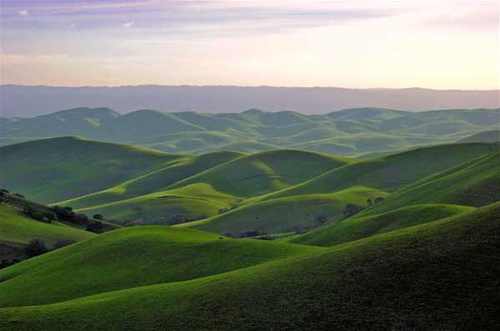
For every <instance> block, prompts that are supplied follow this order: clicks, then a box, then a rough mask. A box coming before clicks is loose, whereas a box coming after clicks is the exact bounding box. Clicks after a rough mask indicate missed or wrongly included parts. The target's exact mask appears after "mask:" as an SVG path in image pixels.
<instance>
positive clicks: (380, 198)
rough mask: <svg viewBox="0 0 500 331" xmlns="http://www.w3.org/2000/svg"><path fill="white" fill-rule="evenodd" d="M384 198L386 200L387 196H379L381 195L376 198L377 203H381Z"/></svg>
mask: <svg viewBox="0 0 500 331" xmlns="http://www.w3.org/2000/svg"><path fill="white" fill-rule="evenodd" d="M384 200H385V198H384V197H383V196H379V197H376V198H375V203H379V202H382V201H384Z"/></svg>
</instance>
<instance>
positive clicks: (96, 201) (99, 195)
mask: <svg viewBox="0 0 500 331" xmlns="http://www.w3.org/2000/svg"><path fill="white" fill-rule="evenodd" d="M244 155H245V154H242V153H233V152H217V153H209V154H203V155H200V156H192V157H191V156H185V157H183V158H182V159H180V160H178V161H177V162H174V163H173V164H168V165H166V166H165V167H164V168H161V169H159V170H155V171H152V172H149V173H147V174H145V175H142V176H138V177H135V178H132V179H130V180H127V181H125V182H123V183H121V184H119V185H116V186H114V187H111V188H108V189H106V190H103V191H100V192H96V193H91V194H88V195H85V196H81V197H78V198H75V199H70V200H66V201H62V202H58V204H61V205H68V206H71V207H73V208H76V209H81V208H89V207H92V206H98V205H103V204H108V203H111V202H117V201H122V200H126V199H131V198H136V197H141V196H143V198H142V200H145V199H147V197H144V196H145V195H148V194H151V193H155V192H161V191H165V190H166V187H168V186H171V185H172V184H174V183H175V182H177V181H179V180H182V179H184V178H186V177H190V176H193V175H195V174H197V173H199V172H202V171H205V170H207V169H210V168H212V167H214V166H216V165H219V164H222V163H225V162H228V161H231V160H234V159H236V158H239V157H242V156H244Z"/></svg>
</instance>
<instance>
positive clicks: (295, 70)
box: [0, 0, 500, 89]
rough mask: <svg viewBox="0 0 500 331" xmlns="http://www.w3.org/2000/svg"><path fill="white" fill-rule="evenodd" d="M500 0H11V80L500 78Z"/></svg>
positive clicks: (445, 82)
mask: <svg viewBox="0 0 500 331" xmlns="http://www.w3.org/2000/svg"><path fill="white" fill-rule="evenodd" d="M499 11H500V6H499V2H498V1H447V0H442V1H375V0H372V1H359V2H358V1H346V2H343V1H225V2H219V1H157V0H145V1H135V0H130V1H114V0H107V1H96V0H87V1H76V0H65V1H57V0H46V1H44V0H31V1H30V0H2V1H1V14H0V18H1V54H0V56H1V58H0V61H1V62H0V64H1V66H0V74H1V83H2V84H9V83H12V84H29V85H57V86H82V85H109V86H116V85H141V84H164V85H183V84H186V85H248V86H255V85H275V86H337V87H354V88H370V87H395V88H397V87H426V88H436V89H498V88H500V81H499V80H500V64H499V59H500V42H499V40H500V37H499V34H500V30H499V24H500V23H499V14H500V12H499Z"/></svg>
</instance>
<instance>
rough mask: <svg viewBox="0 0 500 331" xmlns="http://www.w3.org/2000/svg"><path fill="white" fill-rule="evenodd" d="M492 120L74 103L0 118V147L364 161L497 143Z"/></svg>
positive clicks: (460, 113)
mask: <svg viewBox="0 0 500 331" xmlns="http://www.w3.org/2000/svg"><path fill="white" fill-rule="evenodd" d="M499 121H500V109H475V110H463V109H462V110H438V111H427V112H407V111H400V110H391V109H381V108H357V109H347V110H342V111H336V112H331V113H328V114H323V115H304V114H301V113H298V112H293V111H280V112H274V113H273V112H266V111H262V110H257V109H250V110H247V111H244V112H242V113H221V114H206V113H205V114H204V113H196V112H177V113H175V112H161V111H157V110H149V109H143V110H137V111H134V112H131V113H128V114H125V115H121V114H119V113H118V112H116V111H114V110H112V109H109V108H75V109H69V110H63V111H58V112H55V113H52V114H49V115H42V116H37V117H33V118H0V144H1V145H8V144H12V143H16V142H22V141H28V140H35V139H40V138H49V137H61V136H81V137H84V138H87V139H93V140H99V141H106V142H119V143H127V144H133V145H139V146H144V147H148V148H152V149H156V150H160V151H165V152H171V153H182V154H202V153H208V152H215V151H235V152H246V153H254V152H259V151H265V150H273V149H283V148H286V149H301V150H308V151H314V152H322V153H328V154H334V155H340V156H355V157H360V158H370V157H374V156H380V155H384V154H388V153H392V152H394V151H399V150H405V149H408V148H413V147H417V146H423V145H435V144H443V143H450V142H457V141H459V140H462V139H465V138H467V137H470V136H472V135H476V134H479V133H482V134H481V135H479V136H476V137H475V138H470V139H473V140H471V141H475V140H478V141H480V142H483V141H484V142H486V141H488V142H491V141H499V140H500V137H499V136H498V127H499V124H500V123H499ZM495 130H496V131H495ZM488 131H489V133H488ZM484 132H487V133H484ZM483 136H484V137H483ZM467 142H469V141H468V140H467Z"/></svg>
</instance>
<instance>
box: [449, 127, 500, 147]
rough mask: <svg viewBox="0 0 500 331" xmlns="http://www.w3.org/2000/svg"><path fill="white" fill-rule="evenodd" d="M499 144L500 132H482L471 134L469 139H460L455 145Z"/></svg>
mask: <svg viewBox="0 0 500 331" xmlns="http://www.w3.org/2000/svg"><path fill="white" fill-rule="evenodd" d="M493 142H500V130H491V131H484V132H479V133H476V134H473V135H472V136H470V137H467V138H464V139H461V140H459V141H457V143H461V144H465V143H493Z"/></svg>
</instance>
